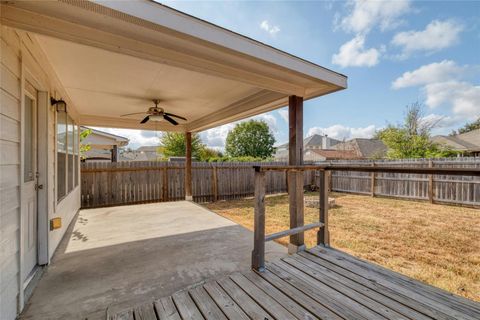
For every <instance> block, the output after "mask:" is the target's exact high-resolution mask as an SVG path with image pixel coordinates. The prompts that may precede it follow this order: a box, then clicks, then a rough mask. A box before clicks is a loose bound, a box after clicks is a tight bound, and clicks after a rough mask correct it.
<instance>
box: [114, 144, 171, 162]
mask: <svg viewBox="0 0 480 320" xmlns="http://www.w3.org/2000/svg"><path fill="white" fill-rule="evenodd" d="M158 148H159V146H142V147H139V148H138V149H136V150H125V151H123V152H121V153H120V161H157V160H160V159H161V158H162V154H161V153H159V152H158Z"/></svg>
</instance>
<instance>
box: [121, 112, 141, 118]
mask: <svg viewBox="0 0 480 320" xmlns="http://www.w3.org/2000/svg"><path fill="white" fill-rule="evenodd" d="M136 114H145V112H135V113H127V114H122V115H120V117H127V116H134V115H136Z"/></svg>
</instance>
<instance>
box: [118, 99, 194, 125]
mask: <svg viewBox="0 0 480 320" xmlns="http://www.w3.org/2000/svg"><path fill="white" fill-rule="evenodd" d="M153 103H155V107H150V108H148V110H147V112H135V113H127V114H122V115H121V116H120V117H128V116H133V115H138V114H144V115H146V117H145V118H143V120H142V121H140V123H142V124H143V123H146V122H148V121H149V120H152V121H163V120H167V121H168V122H170V123H171V124H173V125H174V126H176V125H178V122H177V121H176V120H175V119H173V118H178V119H181V120H184V121H187V119H186V118H184V117H181V116H179V115H176V114H173V113H168V112H165V110H163V108H160V107H159V106H158V104H159V103H160V100H158V99H155V100H153Z"/></svg>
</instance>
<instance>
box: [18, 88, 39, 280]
mask: <svg viewBox="0 0 480 320" xmlns="http://www.w3.org/2000/svg"><path fill="white" fill-rule="evenodd" d="M30 91H35V90H34V89H30V90H28V92H27V93H26V94H25V106H24V114H23V121H24V126H23V159H24V161H23V177H22V206H23V208H22V215H23V216H22V238H23V239H22V240H23V241H22V242H23V243H22V249H23V250H22V252H23V262H24V263H23V266H24V267H23V279H24V281H25V280H27V279H29V277H30V275H31V274H32V272H33V271H34V269H35V267H36V265H37V261H38V260H37V250H38V248H37V245H38V236H37V231H38V230H37V225H38V223H37V220H38V217H37V103H36V102H37V101H36V91H35V92H30Z"/></svg>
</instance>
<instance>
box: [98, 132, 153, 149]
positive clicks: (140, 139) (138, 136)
mask: <svg viewBox="0 0 480 320" xmlns="http://www.w3.org/2000/svg"><path fill="white" fill-rule="evenodd" d="M94 129H97V130H100V131H103V132H107V133H111V134H116V135H119V136H122V137H125V138H128V140H129V143H128V147H130V148H132V149H136V148H138V147H140V146H157V145H159V143H160V139H159V137H161V135H162V133H161V132H157V131H150V130H134V129H114V128H96V127H95V128H94Z"/></svg>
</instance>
